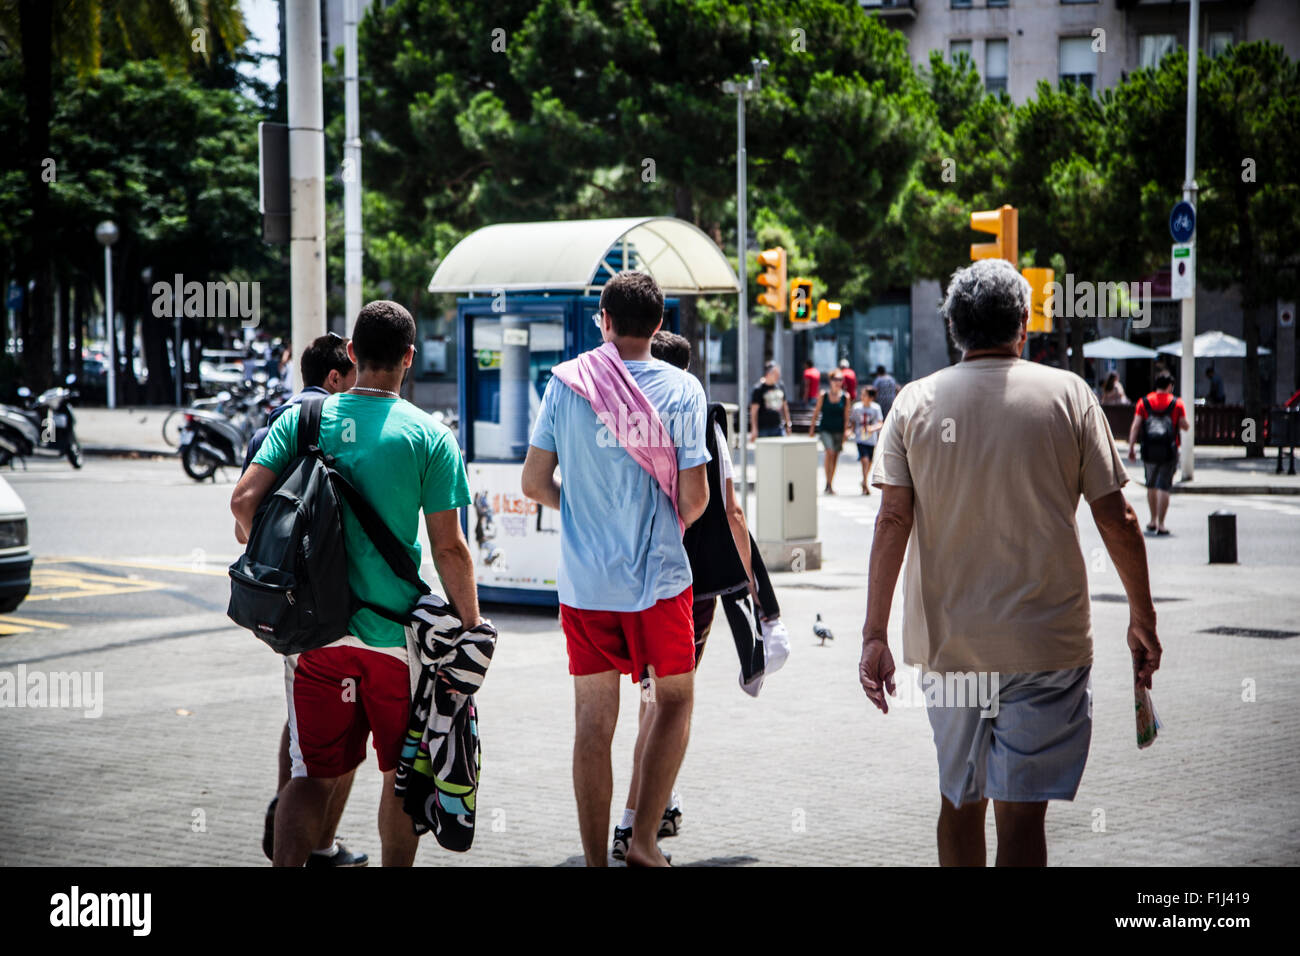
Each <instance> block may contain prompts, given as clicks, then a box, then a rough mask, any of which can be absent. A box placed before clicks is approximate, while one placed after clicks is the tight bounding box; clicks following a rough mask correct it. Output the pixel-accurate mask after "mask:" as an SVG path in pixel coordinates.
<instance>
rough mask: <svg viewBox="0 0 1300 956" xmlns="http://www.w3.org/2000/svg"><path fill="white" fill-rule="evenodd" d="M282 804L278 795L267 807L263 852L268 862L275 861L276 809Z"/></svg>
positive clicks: (263, 831) (263, 828)
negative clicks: (277, 805)
mask: <svg viewBox="0 0 1300 956" xmlns="http://www.w3.org/2000/svg"><path fill="white" fill-rule="evenodd" d="M279 802H280V795H279V794H278V793H277V794H276V795H275V796H274V797H272V798H271V802H270V803H268V804H267V805H266V820H265V821H264V822H263V824H262V852H263V853H265V854H266V858H267V859H268V860H274V859H275V855H274V854H275V807H276V804H278V803H279Z"/></svg>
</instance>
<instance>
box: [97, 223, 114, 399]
mask: <svg viewBox="0 0 1300 956" xmlns="http://www.w3.org/2000/svg"><path fill="white" fill-rule="evenodd" d="M117 236H118V232H117V224H116V223H114V222H113V220H111V219H105V220H104V221H103V222H101V223H100V224H99V225H98V226H96V227H95V238H96V239H98V240H99V244H100V245H101V246H103V247H104V333H105V336H106V337H107V338H108V407H109V408H117V331H116V330H115V329H114V328H113V243H115V242H117Z"/></svg>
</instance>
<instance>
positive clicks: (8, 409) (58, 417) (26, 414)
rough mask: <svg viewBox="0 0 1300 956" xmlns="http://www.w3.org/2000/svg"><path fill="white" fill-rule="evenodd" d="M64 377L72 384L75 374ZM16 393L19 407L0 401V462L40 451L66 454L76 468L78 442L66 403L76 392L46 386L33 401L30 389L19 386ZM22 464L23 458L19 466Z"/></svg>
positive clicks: (74, 420)
mask: <svg viewBox="0 0 1300 956" xmlns="http://www.w3.org/2000/svg"><path fill="white" fill-rule="evenodd" d="M65 381H66V382H67V384H68V385H72V384H74V383H75V382H76V381H77V376H76V375H69V376H68V377H67V379H66V380H65ZM18 397H19V398H21V399H23V402H24V404H23V407H22V408H19V407H17V406H16V405H0V466H4V465H8V464H10V463H11V462H12V461H13V460H14V459H15V458H23V459H26V458H29V457H31V456H32V455H43V456H49V457H66V458H67V459H68V461H69V463H71V465H72V467H73V468H80V467H81V465H82V457H81V443H80V442H78V441H77V431H76V424H77V420H76V418H75V417H74V416H73V414H72V406H71V405H70V404H69V403H70V402H71V401H72V399H74V398H77V397H78V396H77V393H76V392H75V391H73V390H72V389H71V388H63V387H58V388H47V389H46V390H45V391H43V392H41V394H40V395H38V396H37V397H36V400H35V401H34V402H33V401H30V399H31V397H32V392H31V389H29V388H26V387H23V388H20V389H18ZM26 464H27V463H26V462H25V461H24V462H23V466H24V467H26Z"/></svg>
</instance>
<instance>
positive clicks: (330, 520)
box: [226, 396, 429, 654]
mask: <svg viewBox="0 0 1300 956" xmlns="http://www.w3.org/2000/svg"><path fill="white" fill-rule="evenodd" d="M323 403H324V397H319V398H317V397H314V396H313V397H312V398H310V399H305V400H304V401H303V402H302V403H301V406H300V407H301V410H300V411H299V413H298V456H297V457H296V458H295V459H294V460H293V461H291V462H290V463H289V465H288V467H287V468H285V470H284V471H283V472H282V473H281V475H280V477H279V479H278V480H277V481H276V483H275V485H274V486H273V487H272V488H271V490H270V491H269V492H268V493H267V495H266V497H265V498H263V499H262V502H261V504H259V505H258V507H257V513H256V514H255V515H254V516H253V527H252V531H251V532H250V534H249V536H248V545H247V546H246V547H245V549H244V553H243V554H242V555H240V556H239V559H238V560H237V561H235V563H234V564H232V565H231V566H230V606H229V608H228V609H227V611H226V613H227V614H228V615H229V617H230V619H231V620H232V621H234V622H235V623H236V624H238V625H239V626H240V627H246V628H248V629H249V630H250V631H252V632H253V634H254V635H255V636H257V637H258V638H260V639H261V640H262V641H264V642H265V643H266V644H267V645H268V646H270V647H271V649H272V650H274V651H276V652H278V653H280V654H300V653H302V652H303V651H310V650H314V649H316V648H318V647H324V646H325V645H326V644H329V643H332V642H333V641H336V640H338V639H339V638H340V637H343V636H344V635H345V634H347V633H348V622H349V621H350V620H351V618H352V615H353V614H355V613H356V611H357V610H358V609H360V608H363V607H364V608H369V609H370V610H371V611H374V612H375V613H377V614H379V615H382V616H383V617H385V618H387V619H388V620H390V621H393V622H395V623H397V624H402V625H406V624H408V623H409V621H410V614H409V612H408V613H406V614H398V613H396V612H393V611H390V610H388V609H387V608H382V607H379V606H378V605H375V604H370V603H369V602H367V601H364V600H362V599H360V598H359V597H358V596H357V595H356V594H354V593H353V592H352V589H351V586H350V585H349V582H348V560H347V549H346V547H345V545H344V540H343V508H342V505H341V502H342V501H346V502H347V504H348V507H349V508H350V509H351V511H352V514H353V515H354V516H355V517H356V519H357V521H358V522H359V523H360V524H361V527H362V528H363V529H364V530H365V532H366V534H367V535H368V536H369V538H370V540H371V541H372V542H373V543H374V545H375V548H376V550H378V551H379V553H380V554H381V555H383V557H384V559H385V560H386V561H387V562H388V564H389V567H390V568H392V570H393V572H394V573H395V574H397V575H398V576H399V577H401V578H403V579H405V580H406V581H409V582H410V583H411V584H413V585H415V586H416V588H417V589H418V590H419V591H420V593H421V594H428V593H429V588H428V586H427V585H426V584H425V583H424V582H423V581H421V580H420V575H419V571H418V569H417V568H416V567H415V562H414V561H412V560H411V556H410V555H409V554H408V553H407V552H406V549H405V548H404V547H402V545H401V543H400V542H399V541H398V540H397V536H396V535H394V534H393V532H392V531H391V530H390V529H389V527H388V525H386V524H385V523H384V520H383V519H382V518H380V517H379V515H378V514H377V513H376V512H375V510H374V509H373V508H372V507H371V506H370V503H369V502H367V501H366V500H365V498H363V497H362V496H361V493H360V492H358V491H357V490H356V489H355V488H354V487H353V486H352V485H351V483H349V482H348V480H347V479H346V478H344V477H343V475H342V474H340V473H339V472H338V471H337V470H335V468H334V459H333V457H332V456H330V455H326V454H325V453H324V452H323V451H322V450H321V448H320V444H319V442H320V422H321V406H322V404H323Z"/></svg>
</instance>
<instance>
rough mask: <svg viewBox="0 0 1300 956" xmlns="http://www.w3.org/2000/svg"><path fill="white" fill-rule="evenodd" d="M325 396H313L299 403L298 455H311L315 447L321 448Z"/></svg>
mask: <svg viewBox="0 0 1300 956" xmlns="http://www.w3.org/2000/svg"><path fill="white" fill-rule="evenodd" d="M324 404H325V397H324V396H316V395H312V396H311V397H310V398H304V399H303V400H302V401H300V402H299V403H298V408H299V412H298V455H299V457H301V456H303V455H310V454H311V449H312V447H313V446H315V447H317V448H319V447H320V417H321V406H323V405H324Z"/></svg>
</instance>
